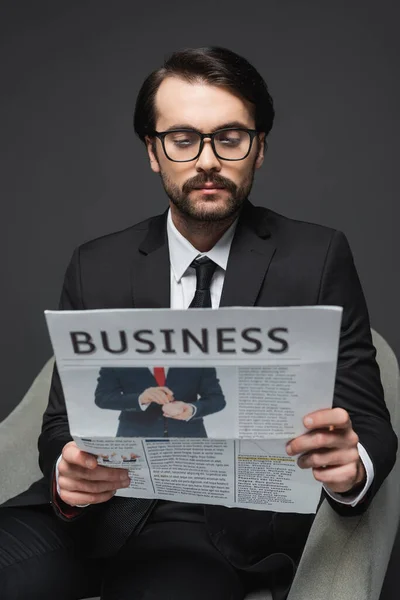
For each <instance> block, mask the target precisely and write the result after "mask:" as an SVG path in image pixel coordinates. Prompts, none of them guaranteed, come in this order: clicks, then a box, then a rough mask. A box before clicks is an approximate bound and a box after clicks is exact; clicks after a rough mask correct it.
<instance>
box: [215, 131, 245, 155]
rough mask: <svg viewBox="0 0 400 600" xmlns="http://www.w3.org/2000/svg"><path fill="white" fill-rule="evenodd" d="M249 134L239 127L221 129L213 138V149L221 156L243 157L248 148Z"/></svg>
mask: <svg viewBox="0 0 400 600" xmlns="http://www.w3.org/2000/svg"><path fill="white" fill-rule="evenodd" d="M250 142H251V138H250V134H249V132H248V131H241V130H240V129H227V130H226V131H221V132H220V133H218V134H217V135H216V136H215V138H214V143H215V149H216V151H217V154H219V156H220V157H221V158H226V159H227V160H229V159H230V160H239V159H241V158H244V157H245V156H246V154H247V153H248V151H249V148H250Z"/></svg>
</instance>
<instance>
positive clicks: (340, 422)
mask: <svg viewBox="0 0 400 600" xmlns="http://www.w3.org/2000/svg"><path fill="white" fill-rule="evenodd" d="M303 423H304V425H305V427H307V429H321V428H324V427H327V428H329V427H331V426H333V427H334V428H335V429H346V428H348V427H351V420H350V416H349V413H348V412H347V411H346V410H344V408H326V409H323V410H316V411H315V412H313V413H310V414H308V415H306V416H305V417H304V419H303Z"/></svg>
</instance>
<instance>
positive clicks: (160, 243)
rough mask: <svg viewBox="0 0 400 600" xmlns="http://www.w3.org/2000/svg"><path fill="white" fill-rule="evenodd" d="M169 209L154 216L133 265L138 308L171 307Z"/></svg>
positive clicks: (135, 302)
mask: <svg viewBox="0 0 400 600" xmlns="http://www.w3.org/2000/svg"><path fill="white" fill-rule="evenodd" d="M166 219H167V212H165V213H163V214H162V215H160V216H158V217H155V218H154V219H152V221H151V223H150V226H149V230H148V233H147V235H146V237H145V239H144V240H143V242H142V243H141V244H140V246H139V248H138V251H137V254H136V256H135V259H134V261H133V264H132V271H131V282H132V299H133V306H134V307H135V308H169V307H170V286H171V282H170V264H169V251H168V238H167V227H166Z"/></svg>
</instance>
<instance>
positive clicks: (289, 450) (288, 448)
mask: <svg viewBox="0 0 400 600" xmlns="http://www.w3.org/2000/svg"><path fill="white" fill-rule="evenodd" d="M286 452H287V453H288V454H292V446H291V445H290V444H287V446H286Z"/></svg>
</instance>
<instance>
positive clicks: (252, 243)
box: [220, 202, 276, 306]
mask: <svg viewBox="0 0 400 600" xmlns="http://www.w3.org/2000/svg"><path fill="white" fill-rule="evenodd" d="M267 216H268V211H266V210H265V209H264V208H261V207H255V206H253V205H252V204H250V202H246V204H245V206H244V207H243V211H242V213H241V215H240V218H239V222H238V225H237V228H236V232H235V236H234V238H233V241H232V246H231V251H230V253H229V259H228V264H227V269H226V274H225V280H224V286H223V289H222V295H221V302H220V306H254V304H255V303H256V301H257V297H258V294H259V292H260V289H261V287H262V284H263V281H264V279H265V276H266V274H267V271H268V267H269V265H270V262H271V259H272V257H273V255H274V253H275V250H276V247H275V244H274V243H273V241H272V238H271V234H270V231H269V228H268V222H267Z"/></svg>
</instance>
